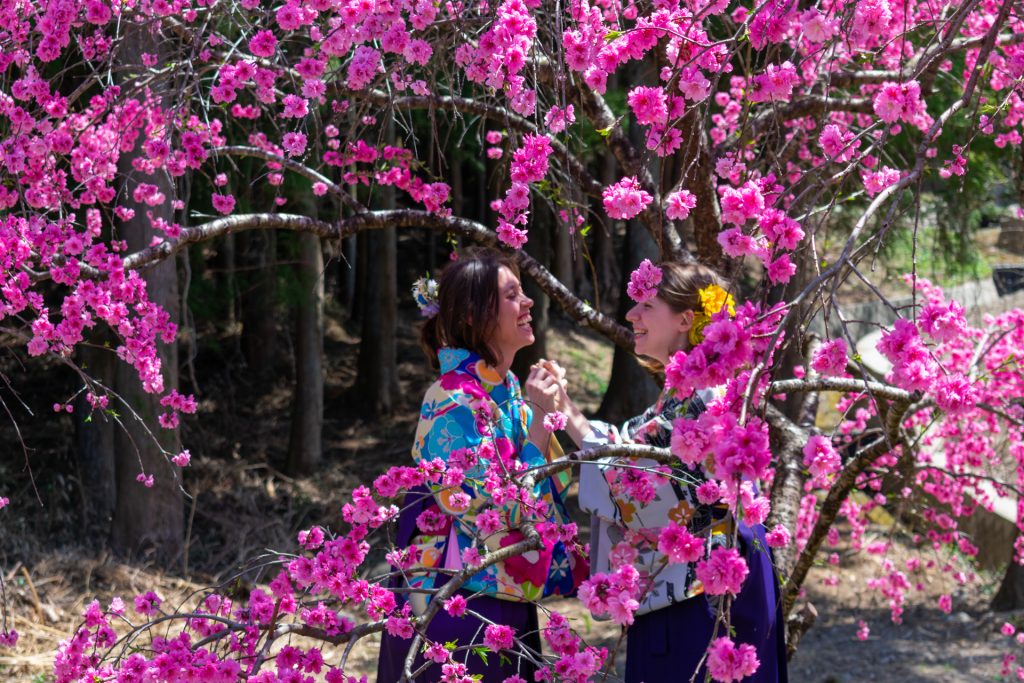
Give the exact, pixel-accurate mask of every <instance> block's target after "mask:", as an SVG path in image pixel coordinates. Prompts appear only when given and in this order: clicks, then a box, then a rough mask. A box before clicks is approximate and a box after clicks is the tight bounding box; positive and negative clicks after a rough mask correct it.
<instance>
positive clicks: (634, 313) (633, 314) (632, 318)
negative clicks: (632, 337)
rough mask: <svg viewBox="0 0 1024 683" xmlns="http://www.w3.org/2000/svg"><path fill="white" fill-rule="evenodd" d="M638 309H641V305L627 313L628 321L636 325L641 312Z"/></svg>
mask: <svg viewBox="0 0 1024 683" xmlns="http://www.w3.org/2000/svg"><path fill="white" fill-rule="evenodd" d="M638 308H640V304H637V305H636V306H634V307H633V308H631V309H629V310H628V311H626V320H628V321H629V322H631V323H635V322H636V321H637V320H639V319H640V312H639V311H638V310H637V309H638Z"/></svg>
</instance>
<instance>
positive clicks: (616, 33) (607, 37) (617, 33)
mask: <svg viewBox="0 0 1024 683" xmlns="http://www.w3.org/2000/svg"><path fill="white" fill-rule="evenodd" d="M621 35H622V31H608V33H606V34H604V42H606V43H610V42H612V41H613V40H615V39H616V38H618V37H619V36H621Z"/></svg>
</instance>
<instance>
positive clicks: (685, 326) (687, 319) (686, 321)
mask: <svg viewBox="0 0 1024 683" xmlns="http://www.w3.org/2000/svg"><path fill="white" fill-rule="evenodd" d="M680 316H681V317H680V318H679V331H680V332H688V331H689V330H690V328H691V327H693V311H683V312H682V313H681V314H680Z"/></svg>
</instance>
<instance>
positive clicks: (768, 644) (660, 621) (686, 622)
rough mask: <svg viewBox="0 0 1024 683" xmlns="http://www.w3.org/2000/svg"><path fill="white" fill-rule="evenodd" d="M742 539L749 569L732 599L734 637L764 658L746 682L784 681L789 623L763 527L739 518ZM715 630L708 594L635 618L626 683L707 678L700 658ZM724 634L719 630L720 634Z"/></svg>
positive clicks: (700, 682) (628, 647)
mask: <svg viewBox="0 0 1024 683" xmlns="http://www.w3.org/2000/svg"><path fill="white" fill-rule="evenodd" d="M739 538H740V545H741V547H742V550H743V556H744V558H745V559H746V560H747V564H748V566H749V568H750V573H749V574H747V578H746V580H745V581H744V582H743V589H742V590H741V591H740V594H739V595H738V596H736V599H735V600H733V603H732V614H731V620H732V621H731V623H732V626H733V628H734V629H735V630H736V635H735V637H734V638H733V642H735V643H737V644H738V643H748V644H750V645H753V646H754V647H755V648H757V658H758V660H759V661H760V662H761V664H760V666H759V667H758V668H757V671H756V672H755V673H754V675H753V676H749V677H747V678H745V679H743V681H744V683H786V682H787V681H788V673H787V667H786V643H785V634H784V632H783V629H784V628H785V625H784V623H783V621H782V616H781V614H782V604H781V599H780V596H779V589H778V583H777V582H776V580H775V573H774V571H773V570H772V562H771V556H770V555H769V553H768V545H767V543H766V542H765V537H764V529H763V527H760V526H759V527H757V530H756V531H754V530H752V529H751V528H750V527H749V526H747V525H746V524H742V523H741V524H740V528H739ZM755 539H756V544H757V546H756V549H755V545H754V544H755ZM714 629H715V611H714V609H713V608H712V607H711V604H710V603H709V602H708V599H707V597H705V596H704V595H697V596H695V597H692V598H689V599H687V600H683V601H682V602H678V603H676V604H674V605H671V606H669V607H665V608H663V609H660V610H656V611H654V612H649V613H647V614H644V615H641V616H639V617H637V618H636V621H635V622H634V623H633V625H632V626H630V627H629V631H628V632H627V639H626V683H686V682H687V681H690V680H693V681H695V682H697V683H703V681H705V680H706V679H707V677H708V676H707V667H706V662H704V661H702V660H703V659H704V653H705V652H706V650H707V647H708V645H709V644H710V642H711V639H712V636H713V635H715V634H714ZM724 635H727V634H726V633H722V629H719V633H718V634H717V636H716V637H721V636H724ZM695 674H696V675H695Z"/></svg>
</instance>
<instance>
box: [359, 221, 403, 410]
mask: <svg viewBox="0 0 1024 683" xmlns="http://www.w3.org/2000/svg"><path fill="white" fill-rule="evenodd" d="M363 238H365V239H363ZM364 244H365V246H363V245H364ZM360 249H365V250H366V252H367V255H368V256H369V257H370V258H371V259H372V267H369V268H368V269H367V272H366V288H365V290H364V297H363V306H362V309H363V315H362V322H363V325H362V339H361V340H360V342H359V363H358V371H357V375H356V389H355V390H356V395H357V396H358V404H359V406H360V407H361V408H362V410H363V411H365V412H366V413H367V414H371V415H378V414H379V415H390V414H391V411H392V409H393V407H394V401H395V397H396V396H397V395H398V369H397V349H396V346H395V335H396V333H397V325H398V309H397V297H398V283H397V279H398V278H397V273H396V270H397V267H396V251H397V243H396V235H395V229H394V228H383V229H381V230H374V231H373V232H370V233H366V234H365V235H360Z"/></svg>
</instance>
